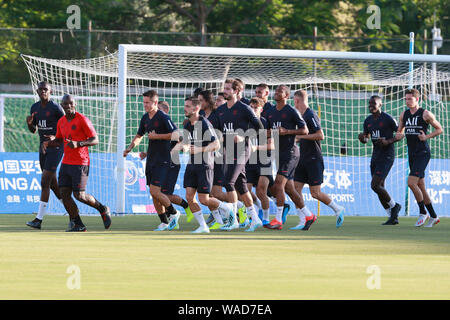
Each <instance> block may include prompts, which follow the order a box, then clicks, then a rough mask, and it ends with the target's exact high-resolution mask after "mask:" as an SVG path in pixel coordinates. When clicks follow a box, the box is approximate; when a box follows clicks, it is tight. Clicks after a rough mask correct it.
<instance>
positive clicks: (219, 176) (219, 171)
mask: <svg viewBox="0 0 450 320" xmlns="http://www.w3.org/2000/svg"><path fill="white" fill-rule="evenodd" d="M224 183H225V176H224V175H223V164H218V163H214V181H213V186H221V187H223V185H224Z"/></svg>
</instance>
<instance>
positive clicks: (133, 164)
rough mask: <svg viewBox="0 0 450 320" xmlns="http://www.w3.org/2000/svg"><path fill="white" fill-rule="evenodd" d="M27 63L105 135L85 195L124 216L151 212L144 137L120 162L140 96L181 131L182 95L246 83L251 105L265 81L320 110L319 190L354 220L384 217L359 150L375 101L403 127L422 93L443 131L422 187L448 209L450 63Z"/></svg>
mask: <svg viewBox="0 0 450 320" xmlns="http://www.w3.org/2000/svg"><path fill="white" fill-rule="evenodd" d="M23 59H24V61H25V63H26V65H27V67H28V70H29V72H30V76H31V82H32V85H33V88H34V89H36V88H37V84H38V82H39V81H42V80H46V81H48V82H50V84H51V85H52V90H53V94H54V95H63V94H65V93H70V94H73V95H75V96H77V99H76V101H77V109H78V111H79V112H81V113H83V114H85V115H86V116H87V117H89V118H90V119H91V121H92V122H93V124H94V127H95V128H96V130H97V132H98V134H99V137H100V144H99V145H97V146H95V147H92V148H90V153H91V171H90V172H91V176H90V178H89V182H88V190H87V191H88V192H90V193H92V194H93V195H94V196H95V197H97V198H98V199H99V200H100V201H102V202H105V203H107V204H108V205H110V206H111V208H114V209H113V211H115V212H118V213H132V212H134V213H148V212H152V210H153V208H152V202H151V198H150V195H149V192H148V191H147V190H146V187H145V175H144V171H145V162H144V161H141V160H139V157H138V153H139V152H140V151H146V148H147V141H148V140H147V138H145V139H144V140H143V142H142V143H141V145H140V146H139V147H137V148H135V149H134V150H133V152H134V153H133V154H130V155H129V156H128V157H127V159H124V158H123V157H122V151H123V150H124V148H125V147H126V146H127V145H128V144H129V143H130V141H131V139H132V138H133V137H134V135H135V134H136V132H137V128H138V126H139V121H140V119H141V117H142V115H143V114H144V112H145V111H144V108H143V106H142V93H143V92H144V91H146V90H149V89H156V90H157V91H158V94H159V99H160V100H165V101H167V102H168V103H169V105H170V107H171V109H170V112H169V114H170V116H171V117H172V120H173V121H174V122H175V124H176V125H177V126H178V127H181V123H182V121H183V120H184V111H183V105H184V98H185V97H187V96H190V95H192V93H193V91H194V90H195V89H196V88H199V87H201V88H204V89H210V90H212V91H213V92H214V93H215V94H217V93H218V92H220V91H221V90H222V88H223V83H224V81H225V79H227V78H239V79H241V80H243V81H244V83H245V84H246V86H245V92H244V96H245V97H246V98H251V97H253V96H254V95H255V87H256V86H257V85H258V84H260V83H266V84H268V85H269V87H270V97H269V101H272V102H273V92H274V90H275V88H276V87H277V86H278V85H280V84H285V85H288V86H289V87H290V88H291V99H290V100H289V103H290V104H291V105H292V106H293V100H292V95H293V93H294V92H295V91H296V90H298V89H305V90H307V91H308V94H309V103H310V107H311V108H312V109H313V110H314V111H315V112H316V113H318V115H319V117H320V119H321V126H322V128H323V130H324V133H325V140H323V141H322V151H323V155H324V159H325V173H324V183H323V185H322V190H323V191H324V192H326V193H328V194H329V195H330V196H331V197H332V198H333V199H334V200H335V201H336V202H337V203H339V204H341V205H343V206H344V207H346V213H347V214H349V215H383V214H385V211H384V210H383V208H382V207H381V205H380V204H379V201H378V198H377V197H376V195H375V193H374V192H373V191H372V190H371V188H370V180H371V176H370V165H369V164H370V156H371V152H372V145H371V143H370V142H369V143H368V144H365V145H363V144H361V143H360V142H359V141H358V139H357V136H358V133H360V132H361V131H362V125H363V121H364V119H365V118H366V117H367V116H368V115H369V111H368V100H369V98H370V97H371V96H372V95H379V96H381V97H382V99H383V106H382V110H383V111H385V112H387V113H389V114H390V115H391V116H392V117H394V118H395V119H396V120H397V121H398V118H399V115H400V113H401V112H402V111H403V110H406V105H405V103H404V94H405V90H406V89H408V88H409V87H413V88H416V89H418V90H419V91H420V92H421V94H422V96H421V101H420V105H421V107H423V108H425V109H427V110H430V111H432V112H433V113H434V114H435V115H436V118H437V119H438V121H439V122H440V123H441V124H442V126H443V128H444V134H442V135H440V136H439V137H437V138H434V139H431V140H430V141H429V143H430V147H431V150H432V160H431V162H430V164H429V166H428V168H427V175H426V185H427V188H428V190H429V193H430V196H431V197H432V200H433V203H434V204H435V207H436V211H437V213H438V214H440V215H445V210H444V208H445V203H448V201H450V160H449V158H450V155H449V147H448V146H449V142H450V141H449V132H448V130H446V128H448V125H449V113H450V109H449V107H450V87H449V81H450V56H431V55H430V56H426V55H406V54H381V53H355V52H353V53H350V52H321V51H297V50H263V49H237V48H204V47H177V46H139V45H121V46H119V51H118V52H116V53H114V54H110V55H107V56H104V57H99V58H94V59H87V60H53V59H45V58H39V57H31V56H23ZM411 61H412V62H413V64H412V63H411ZM395 149H396V160H395V164H394V166H393V167H392V169H391V171H390V174H389V176H388V178H387V179H386V188H387V190H388V192H389V193H390V194H391V195H392V197H393V198H394V200H395V201H396V202H399V203H401V204H402V206H403V208H405V204H406V203H405V201H407V202H409V213H410V214H411V215H416V214H418V210H417V206H416V205H413V204H414V197H413V196H412V194H411V197H408V194H409V192H408V189H407V184H406V180H407V175H408V162H407V149H406V141H405V140H402V141H401V142H398V143H396V144H395ZM182 178H183V172H182V171H181V172H180V175H179V179H178V183H177V186H176V188H175V192H176V193H178V194H180V195H182V196H184V190H183V189H182ZM304 196H305V200H306V204H307V205H308V207H310V208H311V209H313V211H317V210H320V214H324V215H327V214H331V213H332V212H331V210H329V208H328V207H326V206H321V207H320V209H319V208H317V207H318V204H317V201H314V200H313V199H312V197H311V196H310V194H309V190H308V189H307V188H306V189H304ZM408 199H409V200H408ZM292 206H293V204H292V203H291V207H292ZM81 208H82V209H81V212H83V213H94V210H92V209H91V208H89V207H87V206H82V207H81ZM402 211H403V210H402ZM205 212H206V211H205ZM292 212H293V211H291V213H292Z"/></svg>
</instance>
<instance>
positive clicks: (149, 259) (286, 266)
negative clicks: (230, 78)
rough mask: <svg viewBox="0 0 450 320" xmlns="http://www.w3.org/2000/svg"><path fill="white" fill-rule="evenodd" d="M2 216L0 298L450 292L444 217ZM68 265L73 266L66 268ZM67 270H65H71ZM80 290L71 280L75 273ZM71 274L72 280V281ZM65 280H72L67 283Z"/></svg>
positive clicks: (449, 231)
mask: <svg viewBox="0 0 450 320" xmlns="http://www.w3.org/2000/svg"><path fill="white" fill-rule="evenodd" d="M32 218H33V217H32V216H31V215H0V299H108V300H109V299H196V300H197V299H198V300H203V299H214V300H215V299H256V300H259V299H288V300H290V299H449V298H450V290H449V288H450V272H449V270H450V219H448V218H441V223H440V224H438V225H436V226H435V227H433V228H423V227H422V228H415V227H414V223H415V221H416V218H415V217H411V218H409V217H401V218H400V224H399V225H397V226H381V223H382V222H384V221H385V220H386V218H384V217H346V218H345V222H344V225H343V227H341V228H340V229H336V228H335V218H334V217H330V216H321V217H319V220H318V221H317V222H316V223H315V224H314V225H313V226H312V228H311V230H309V231H291V230H288V228H289V227H291V226H294V225H295V224H296V223H297V222H298V218H297V217H295V216H289V217H288V221H287V226H285V230H282V231H276V230H267V229H259V230H257V232H254V233H247V232H243V231H242V229H241V230H239V231H232V232H223V231H214V232H211V233H210V234H206V235H194V234H191V233H190V231H192V230H194V229H195V228H196V227H197V223H196V222H191V223H190V224H188V223H186V220H185V216H182V217H181V219H180V229H179V230H176V231H165V232H153V231H151V230H153V229H154V228H155V227H156V226H157V224H158V221H159V219H158V218H157V217H155V216H134V215H130V216H114V217H113V223H112V226H111V229H110V230H104V229H103V224H102V222H101V219H100V217H99V216H89V217H83V221H84V223H85V224H86V226H87V229H88V231H87V232H85V233H66V232H64V231H65V229H66V227H67V222H68V218H67V216H66V217H62V216H46V217H45V220H44V223H43V227H42V230H40V231H39V230H32V229H30V228H29V227H27V226H25V223H26V222H27V221H29V220H31V219H32ZM70 266H75V268H78V269H77V270H78V271H79V273H76V274H75V273H70V272H71V270H73V269H70ZM68 271H69V273H68ZM75 276H77V278H76V279H78V280H79V282H76V283H78V284H79V285H80V286H79V289H77V288H73V286H72V285H70V284H73V283H75V282H73V281H74V280H73V279H74V277H75ZM71 281H72V282H71ZM68 284H69V286H68Z"/></svg>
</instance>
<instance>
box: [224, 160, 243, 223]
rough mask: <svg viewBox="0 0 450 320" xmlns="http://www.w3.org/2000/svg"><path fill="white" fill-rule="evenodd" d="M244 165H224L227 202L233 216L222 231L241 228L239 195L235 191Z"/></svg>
mask: <svg viewBox="0 0 450 320" xmlns="http://www.w3.org/2000/svg"><path fill="white" fill-rule="evenodd" d="M242 166H243V164H237V163H230V164H225V165H224V181H225V182H224V187H225V190H226V191H227V202H228V203H229V204H230V205H231V211H230V213H231V216H230V217H229V219H228V223H227V224H226V225H225V226H223V227H222V228H221V230H225V231H229V230H233V229H237V228H239V221H238V219H237V211H238V208H237V202H238V195H237V192H236V189H235V183H236V180H237V178H238V176H239V174H240V173H241V172H242Z"/></svg>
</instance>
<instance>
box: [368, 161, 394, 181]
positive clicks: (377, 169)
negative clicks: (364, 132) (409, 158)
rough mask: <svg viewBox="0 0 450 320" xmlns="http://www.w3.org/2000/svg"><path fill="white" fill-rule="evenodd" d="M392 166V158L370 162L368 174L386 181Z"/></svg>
mask: <svg viewBox="0 0 450 320" xmlns="http://www.w3.org/2000/svg"><path fill="white" fill-rule="evenodd" d="M393 164H394V157H387V158H386V159H385V160H371V161H370V174H371V175H372V177H373V176H377V177H380V178H382V179H386V177H387V176H388V174H389V171H391V168H392V165H393Z"/></svg>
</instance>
